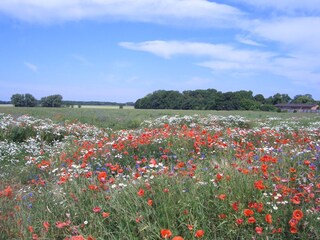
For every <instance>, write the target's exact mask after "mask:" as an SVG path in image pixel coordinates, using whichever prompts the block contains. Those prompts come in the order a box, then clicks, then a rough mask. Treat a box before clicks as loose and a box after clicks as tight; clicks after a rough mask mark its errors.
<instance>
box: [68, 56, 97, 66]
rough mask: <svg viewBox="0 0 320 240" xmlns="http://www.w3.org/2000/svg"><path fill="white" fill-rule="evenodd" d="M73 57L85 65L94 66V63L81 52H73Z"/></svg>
mask: <svg viewBox="0 0 320 240" xmlns="http://www.w3.org/2000/svg"><path fill="white" fill-rule="evenodd" d="M71 57H72V58H73V59H74V60H76V61H78V62H79V63H81V64H82V65H84V66H93V64H92V63H91V62H90V61H89V60H88V59H87V58H86V57H84V56H82V55H80V54H71Z"/></svg>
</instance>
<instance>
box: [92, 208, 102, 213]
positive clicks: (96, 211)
mask: <svg viewBox="0 0 320 240" xmlns="http://www.w3.org/2000/svg"><path fill="white" fill-rule="evenodd" d="M92 211H93V212H94V213H99V212H101V208H100V207H94V208H93V209H92Z"/></svg>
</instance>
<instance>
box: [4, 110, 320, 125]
mask: <svg viewBox="0 0 320 240" xmlns="http://www.w3.org/2000/svg"><path fill="white" fill-rule="evenodd" d="M0 113H5V114H11V115H12V116H13V117H17V116H21V115H24V114H27V115H30V116H33V117H37V118H49V119H51V120H53V121H55V122H64V121H71V122H75V121H79V122H81V123H88V124H92V125H95V126H98V127H103V128H112V129H115V130H116V129H117V130H119V129H131V128H137V127H139V126H140V124H141V123H142V122H143V121H144V120H149V119H155V118H158V117H161V116H164V115H168V116H174V115H179V116H185V115H194V114H198V115H200V116H207V115H208V114H212V115H217V116H229V115H238V116H242V117H245V118H247V119H249V120H251V121H252V122H253V123H254V122H255V120H256V119H265V118H267V117H280V118H292V117H296V118H300V119H301V118H304V117H306V118H307V121H310V119H311V121H316V120H319V119H320V116H319V115H318V114H313V113H276V112H260V111H210V110H167V109H165V110H149V109H132V108H124V109H115V108H107V107H99V108H96V107H94V106H93V107H91V106H82V108H43V107H34V108H17V107H8V106H0Z"/></svg>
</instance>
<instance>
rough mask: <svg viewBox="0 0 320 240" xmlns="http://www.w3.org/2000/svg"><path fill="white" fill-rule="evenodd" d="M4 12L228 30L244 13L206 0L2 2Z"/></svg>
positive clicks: (42, 18) (44, 18) (41, 18)
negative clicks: (191, 25) (193, 25)
mask: <svg viewBox="0 0 320 240" xmlns="http://www.w3.org/2000/svg"><path fill="white" fill-rule="evenodd" d="M0 12H2V13H4V14H7V15H10V16H12V17H14V18H17V19H20V20H23V21H28V22H40V23H42V22H45V23H48V22H49V23H50V22H54V21H70V20H85V19H100V20H101V19H104V20H111V21H114V20H117V21H119V20H121V21H136V22H150V23H159V24H170V25H172V24H176V25H181V24H182V25H185V24H186V25H190V24H191V23H194V24H196V25H198V26H201V25H202V26H216V27H226V26H230V25H231V24H235V23H236V22H237V19H238V18H239V17H240V16H242V15H243V13H242V12H241V11H240V10H238V9H237V8H235V7H232V6H229V5H225V4H221V3H216V2H209V1H206V0H162V1H158V0H139V1H137V0H69V1H64V0H47V1H39V0H2V1H1V2H0Z"/></svg>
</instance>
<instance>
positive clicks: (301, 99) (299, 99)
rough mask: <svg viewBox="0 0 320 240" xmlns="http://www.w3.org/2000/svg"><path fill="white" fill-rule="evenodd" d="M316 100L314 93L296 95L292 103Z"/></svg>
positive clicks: (313, 101)
mask: <svg viewBox="0 0 320 240" xmlns="http://www.w3.org/2000/svg"><path fill="white" fill-rule="evenodd" d="M315 102H316V101H315V100H314V99H313V97H312V95H310V94H305V95H296V96H295V97H294V98H293V100H292V102H291V103H315Z"/></svg>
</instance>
